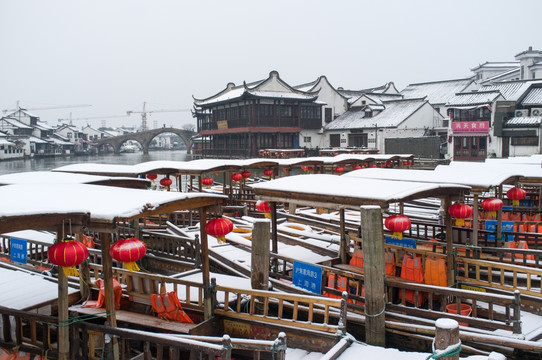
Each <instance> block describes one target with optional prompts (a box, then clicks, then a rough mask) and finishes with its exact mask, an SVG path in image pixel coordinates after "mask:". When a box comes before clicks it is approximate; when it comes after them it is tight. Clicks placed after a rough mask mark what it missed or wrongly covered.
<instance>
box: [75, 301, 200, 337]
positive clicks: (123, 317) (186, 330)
mask: <svg viewBox="0 0 542 360" xmlns="http://www.w3.org/2000/svg"><path fill="white" fill-rule="evenodd" d="M69 310H70V311H74V312H77V313H79V314H83V315H96V316H97V317H103V318H104V319H105V314H104V309H101V308H86V307H82V306H80V305H75V306H71V307H70V309H69ZM116 317H117V322H124V323H129V324H133V325H141V326H145V327H149V328H154V329H160V330H166V331H174V332H177V333H183V334H190V331H191V330H192V329H193V328H195V327H196V326H197V325H198V324H189V323H181V322H176V321H169V320H163V319H160V318H158V317H155V316H151V315H145V314H139V313H134V312H131V311H126V310H117V311H116Z"/></svg>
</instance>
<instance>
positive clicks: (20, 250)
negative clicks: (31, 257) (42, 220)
mask: <svg viewBox="0 0 542 360" xmlns="http://www.w3.org/2000/svg"><path fill="white" fill-rule="evenodd" d="M27 246H28V245H27V243H26V240H21V239H16V238H11V239H10V246H9V254H10V258H11V261H13V262H17V263H20V264H26V251H27Z"/></svg>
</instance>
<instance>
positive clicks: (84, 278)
mask: <svg viewBox="0 0 542 360" xmlns="http://www.w3.org/2000/svg"><path fill="white" fill-rule="evenodd" d="M82 237H83V234H81V233H80V232H78V233H77V234H75V240H77V241H79V242H82ZM79 293H80V294H81V298H82V299H85V300H86V299H87V298H88V296H89V294H90V270H89V268H88V262H87V260H85V261H83V262H82V263H81V264H80V265H79Z"/></svg>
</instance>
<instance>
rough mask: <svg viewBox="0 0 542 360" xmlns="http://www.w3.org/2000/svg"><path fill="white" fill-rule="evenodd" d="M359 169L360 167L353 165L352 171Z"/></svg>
mask: <svg viewBox="0 0 542 360" xmlns="http://www.w3.org/2000/svg"><path fill="white" fill-rule="evenodd" d="M360 169H361V165H354V167H353V168H352V170H360Z"/></svg>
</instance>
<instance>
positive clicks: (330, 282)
mask: <svg viewBox="0 0 542 360" xmlns="http://www.w3.org/2000/svg"><path fill="white" fill-rule="evenodd" d="M347 280H348V279H347V278H346V276H339V277H337V281H335V274H333V273H330V274H329V275H328V276H327V287H328V288H331V289H336V290H339V291H340V292H341V293H342V292H343V291H346V283H347ZM324 295H325V296H327V297H330V298H333V299H340V298H341V296H340V295H336V294H332V293H328V292H327V291H324Z"/></svg>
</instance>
